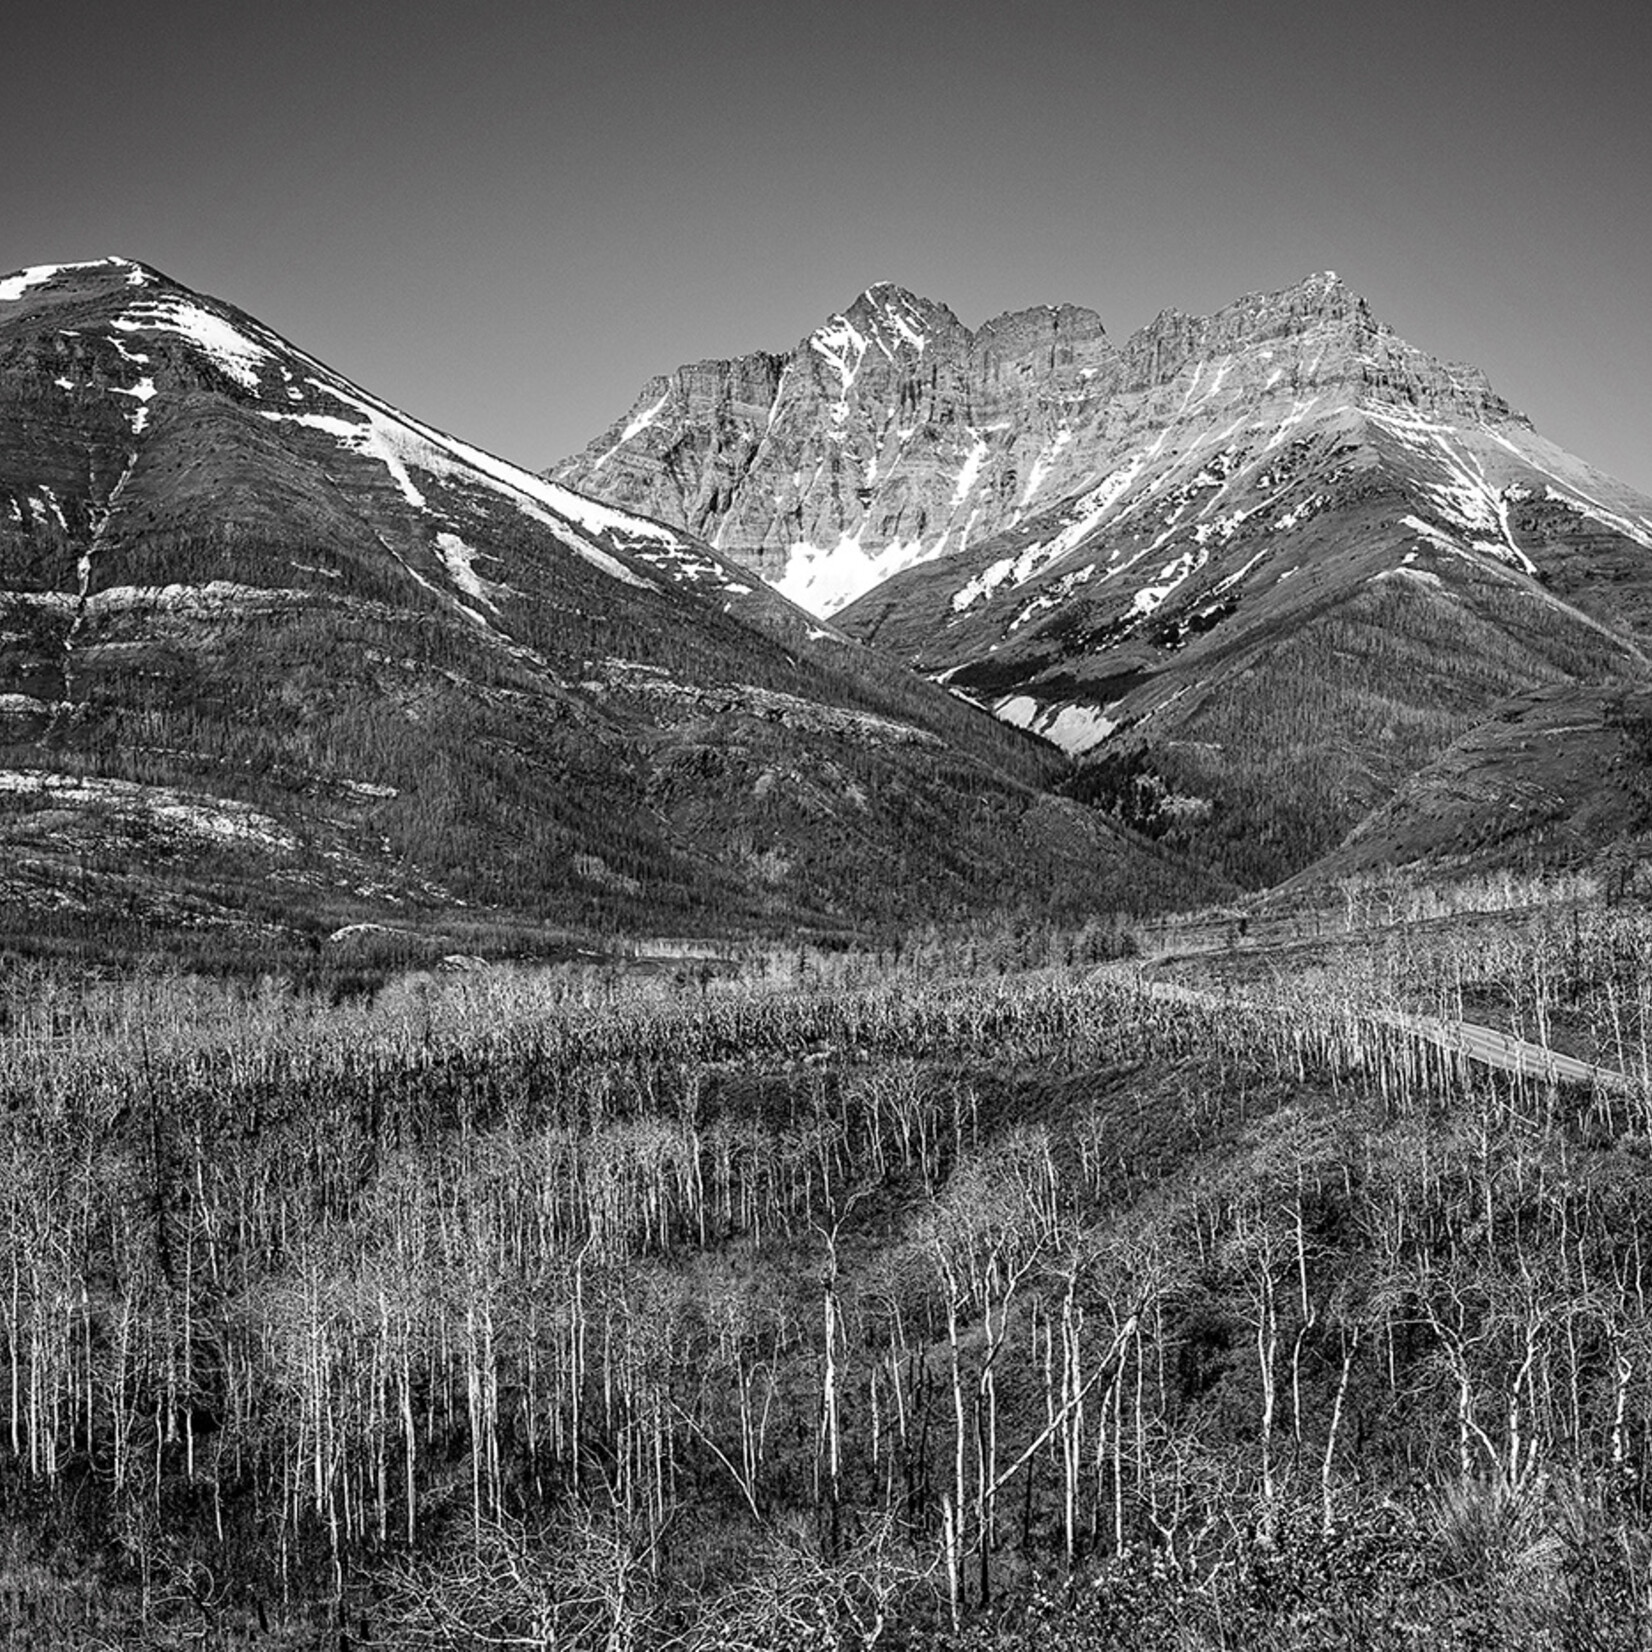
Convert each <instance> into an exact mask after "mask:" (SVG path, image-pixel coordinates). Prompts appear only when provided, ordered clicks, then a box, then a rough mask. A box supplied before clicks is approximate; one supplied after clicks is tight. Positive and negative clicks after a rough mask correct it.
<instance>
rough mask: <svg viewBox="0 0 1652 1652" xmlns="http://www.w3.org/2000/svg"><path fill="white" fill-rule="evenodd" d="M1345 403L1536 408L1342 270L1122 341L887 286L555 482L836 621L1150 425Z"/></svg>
mask: <svg viewBox="0 0 1652 1652" xmlns="http://www.w3.org/2000/svg"><path fill="white" fill-rule="evenodd" d="M1339 396H1340V397H1342V398H1344V399H1350V400H1351V399H1357V398H1359V397H1361V396H1377V397H1380V398H1382V399H1385V400H1388V401H1393V402H1397V403H1400V404H1403V405H1408V406H1422V407H1428V408H1432V409H1434V410H1436V411H1442V410H1447V411H1450V412H1452V413H1453V414H1457V415H1461V416H1464V417H1470V418H1475V419H1481V418H1490V419H1493V420H1497V421H1500V422H1508V421H1511V420H1514V417H1515V416H1514V415H1512V414H1511V412H1510V410H1509V408H1508V407H1507V406H1506V405H1505V404H1504V403H1503V402H1502V401H1501V400H1500V399H1499V398H1498V397H1497V396H1496V395H1495V393H1494V392H1493V391H1492V390H1491V387H1490V386H1489V385H1488V384H1487V383H1486V382H1485V380H1484V378H1483V376H1482V375H1480V374H1479V373H1478V372H1476V371H1475V370H1474V369H1472V368H1467V367H1456V366H1452V365H1449V364H1446V363H1442V362H1438V361H1435V360H1434V359H1433V358H1432V357H1429V356H1427V355H1425V354H1424V353H1423V352H1421V351H1419V350H1413V349H1411V348H1410V347H1409V346H1408V345H1406V344H1405V343H1404V342H1403V341H1402V340H1400V339H1398V338H1397V337H1395V335H1394V334H1393V333H1391V332H1390V331H1389V330H1388V329H1387V328H1385V327H1383V326H1382V325H1381V324H1380V323H1378V322H1377V321H1376V320H1375V318H1374V317H1373V316H1372V315H1371V313H1370V310H1369V308H1368V306H1367V305H1366V303H1365V301H1364V300H1363V299H1361V298H1360V297H1358V295H1356V294H1354V293H1353V292H1351V291H1350V290H1349V289H1348V288H1347V287H1346V286H1345V285H1344V284H1343V283H1342V282H1340V281H1339V280H1337V278H1336V277H1335V276H1334V275H1324V276H1316V277H1312V278H1310V279H1309V280H1307V281H1305V282H1302V283H1301V284H1299V285H1298V286H1296V287H1294V288H1291V289H1288V290H1287V291H1285V292H1281V293H1272V294H1254V295H1251V296H1249V297H1246V298H1242V299H1240V300H1239V301H1238V302H1237V303H1235V304H1232V305H1230V306H1228V308H1226V309H1224V310H1222V311H1219V312H1218V313H1217V314H1215V315H1213V316H1204V317H1196V316H1186V315H1182V314H1179V313H1178V312H1176V311H1166V312H1165V313H1164V314H1162V315H1161V316H1159V317H1158V318H1157V319H1156V320H1155V321H1154V322H1152V323H1151V324H1150V325H1149V326H1147V327H1145V328H1143V329H1141V330H1140V331H1139V332H1137V333H1135V334H1133V335H1132V336H1131V337H1130V338H1129V339H1128V340H1127V341H1126V342H1125V344H1124V346H1123V348H1122V349H1114V347H1113V346H1112V345H1111V343H1110V342H1109V341H1108V339H1107V337H1106V334H1105V332H1104V330H1103V327H1102V324H1101V320H1100V318H1099V317H1098V316H1096V315H1095V314H1094V313H1093V312H1091V311H1089V310H1084V309H1079V308H1076V307H1074V306H1072V305H1060V306H1054V307H1044V308H1039V309H1032V310H1021V311H1016V312H1014V313H1012V314H1008V315H1003V316H999V317H997V318H995V319H994V320H992V321H988V322H987V323H985V324H984V325H983V326H982V327H980V328H979V329H977V330H975V331H974V332H971V331H970V329H968V328H967V327H965V326H963V325H962V324H961V323H960V322H959V321H958V319H957V317H956V316H954V315H953V313H952V312H951V311H950V310H949V309H947V308H946V306H945V305H941V304H936V303H933V302H931V301H930V300H927V299H921V298H917V297H914V296H913V295H912V294H911V293H908V292H905V291H903V290H902V289H900V288H898V287H894V286H889V285H887V284H884V285H878V286H874V287H871V288H869V289H868V290H867V291H866V292H864V293H862V294H861V296H860V297H859V298H858V299H856V301H855V302H854V303H853V304H852V305H850V307H849V308H848V309H847V310H846V311H844V312H843V313H842V314H841V315H836V316H833V317H832V318H831V319H830V320H829V321H828V322H827V323H826V324H825V325H824V326H822V327H820V328H818V329H817V330H816V331H815V332H814V333H812V334H810V335H809V337H808V338H806V339H805V340H803V342H802V343H801V344H799V345H798V347H797V348H796V349H795V350H793V351H791V352H790V353H789V354H787V355H766V354H764V355H752V356H743V357H741V358H740V359H739V360H737V361H731V362H701V363H698V364H696V365H694V366H690V367H682V368H679V369H678V370H677V371H676V372H675V373H672V374H670V375H668V376H665V377H662V378H658V379H653V380H651V381H650V382H649V383H648V384H647V385H646V386H645V387H644V390H643V393H642V395H641V396H640V397H639V398H638V400H637V403H636V405H635V406H634V407H633V408H632V410H631V411H630V412H629V413H628V414H627V415H626V417H625V418H624V419H622V420H620V421H618V422H617V423H616V424H615V425H614V426H613V427H612V428H611V429H610V430H608V431H606V432H605V433H604V434H603V436H601V437H600V438H599V439H598V440H597V441H595V442H593V443H592V444H591V446H590V447H588V448H587V449H586V450H585V451H584V452H583V453H581V454H579V455H577V456H575V457H573V458H571V459H568V460H565V461H563V462H562V463H561V464H559V465H556V466H554V467H552V469H551V471H549V472H547V474H548V475H552V476H554V477H556V478H557V479H558V480H561V481H564V482H567V483H569V484H570V485H572V486H575V487H580V488H584V489H587V490H589V491H591V492H593V493H596V494H597V495H599V496H600V497H603V498H606V499H610V500H612V501H614V502H615V503H617V504H622V505H624V506H626V507H628V508H631V509H635V510H638V511H642V512H645V513H648V514H650V515H654V516H658V517H660V518H662V519H664V520H666V521H670V522H677V523H681V524H682V525H684V526H685V527H687V528H689V529H691V530H692V531H693V532H695V533H698V534H701V535H703V536H705V537H706V538H707V539H709V540H710V541H711V542H712V543H713V544H714V545H716V546H717V547H718V548H719V549H720V550H722V551H724V552H725V553H726V554H728V555H729V556H730V557H731V558H733V559H734V560H735V561H737V562H740V563H743V564H744V565H746V566H748V567H750V568H752V569H754V570H755V571H756V572H758V573H759V574H761V575H762V576H763V577H764V578H765V579H766V580H768V581H769V583H771V584H772V585H774V586H776V587H777V588H778V589H779V590H781V591H783V592H784V593H785V594H786V595H788V596H790V597H791V598H792V599H793V600H794V601H796V602H798V603H799V604H801V605H802V606H804V607H806V608H809V609H811V610H812V611H813V612H816V613H819V614H827V613H831V612H834V611H836V610H837V609H839V608H842V607H844V606H846V605H847V603H849V602H850V601H853V600H854V599H855V598H856V597H857V596H860V595H862V594H863V593H864V592H866V591H868V590H870V589H872V587H873V586H874V585H876V584H878V583H879V582H880V581H882V580H884V579H886V578H888V577H890V576H891V575H892V574H895V573H898V572H901V571H903V570H904V569H907V568H911V567H914V566H916V565H918V564H920V563H924V562H929V561H932V560H934V559H935V558H937V557H940V556H943V555H958V554H959V553H962V552H965V551H967V550H969V549H970V548H971V547H979V546H981V545H983V544H985V543H986V542H988V541H990V540H992V539H994V538H995V537H996V536H998V535H1000V534H1002V533H1005V532H1007V531H1009V530H1012V529H1014V528H1016V527H1018V526H1020V524H1022V523H1023V522H1025V521H1028V520H1030V519H1031V518H1034V517H1036V516H1038V515H1039V514H1041V513H1042V512H1044V511H1047V510H1048V509H1049V508H1051V507H1052V506H1053V505H1055V504H1057V503H1058V502H1059V501H1061V500H1062V499H1063V498H1065V497H1067V496H1069V495H1071V494H1073V493H1075V492H1077V491H1079V490H1081V489H1083V488H1085V487H1087V486H1090V485H1092V484H1093V483H1094V482H1096V481H1097V480H1098V479H1100V478H1101V477H1104V476H1106V475H1108V474H1110V473H1112V472H1115V471H1116V469H1117V466H1118V463H1119V461H1120V459H1121V458H1122V457H1123V456H1124V455H1125V454H1126V453H1127V452H1128V450H1129V449H1130V447H1131V445H1132V443H1133V442H1134V441H1135V440H1136V438H1137V437H1138V436H1142V437H1144V438H1151V437H1152V436H1154V435H1156V434H1157V433H1159V432H1161V431H1165V430H1166V429H1167V428H1168V427H1171V426H1181V427H1187V426H1189V425H1190V424H1197V425H1201V426H1203V427H1218V428H1219V426H1218V425H1217V421H1218V420H1226V421H1228V422H1231V421H1232V419H1233V418H1235V417H1242V416H1251V417H1259V418H1261V419H1263V420H1264V421H1265V420H1266V419H1267V418H1268V417H1270V416H1276V417H1277V420H1278V421H1279V422H1283V421H1284V420H1286V419H1291V418H1295V419H1298V420H1300V418H1301V417H1302V416H1303V414H1304V413H1305V412H1306V411H1307V408H1306V406H1305V404H1306V403H1308V402H1312V403H1315V404H1319V405H1321V406H1323V405H1324V404H1325V403H1327V402H1328V401H1329V400H1331V399H1333V398H1336V397H1339ZM1516 422H1519V421H1516Z"/></svg>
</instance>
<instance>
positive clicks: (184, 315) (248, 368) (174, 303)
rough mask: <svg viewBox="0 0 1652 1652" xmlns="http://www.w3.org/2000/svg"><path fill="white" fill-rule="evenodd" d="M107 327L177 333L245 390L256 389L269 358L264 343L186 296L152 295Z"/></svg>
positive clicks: (124, 330)
mask: <svg viewBox="0 0 1652 1652" xmlns="http://www.w3.org/2000/svg"><path fill="white" fill-rule="evenodd" d="M110 326H112V327H116V328H118V329H119V330H120V331H121V332H123V333H153V332H171V333H177V334H179V335H180V336H181V337H183V338H186V339H188V340H189V341H190V343H191V344H194V345H195V346H197V347H198V348H199V349H201V350H202V351H204V352H205V353H206V355H207V356H208V357H210V358H211V360H212V361H213V362H214V363H215V364H216V365H217V366H218V367H220V368H221V369H222V370H223V371H224V372H225V373H226V374H228V375H229V377H230V378H232V379H234V380H235V382H236V383H237V384H239V385H241V386H242V387H243V388H244V389H247V390H256V389H257V388H258V368H259V366H260V364H261V363H263V362H267V361H269V360H271V359H272V357H271V353H270V352H269V351H268V350H266V349H265V348H264V346H263V345H261V344H255V343H254V342H253V341H252V340H251V339H250V338H248V337H247V336H246V334H245V333H243V332H241V331H240V330H239V329H238V328H236V327H234V326H232V325H231V324H230V322H228V321H226V320H225V319H224V317H223V316H221V315H215V314H213V312H212V311H211V310H204V309H202V308H201V306H200V305H199V304H193V303H191V302H190V301H189V300H188V299H186V298H172V297H167V298H154V299H149V300H148V301H146V302H145V303H142V304H135V305H133V307H132V308H131V309H129V310H128V311H127V312H126V314H125V315H123V316H117V317H116V318H115V320H114V321H112V322H111V323H110Z"/></svg>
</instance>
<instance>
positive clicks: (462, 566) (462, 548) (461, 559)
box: [436, 532, 499, 614]
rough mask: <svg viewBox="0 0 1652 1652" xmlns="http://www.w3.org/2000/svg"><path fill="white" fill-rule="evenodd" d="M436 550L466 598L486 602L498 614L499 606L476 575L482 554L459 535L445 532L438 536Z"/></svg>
mask: <svg viewBox="0 0 1652 1652" xmlns="http://www.w3.org/2000/svg"><path fill="white" fill-rule="evenodd" d="M436 550H437V554H438V555H439V556H440V557H441V559H442V566H443V567H444V568H446V569H447V572H448V577H449V578H450V579H451V580H452V581H453V583H454V584H455V585H457V586H458V587H459V589H460V590H461V591H463V592H464V593H465V595H466V596H468V597H474V598H475V599H476V600H477V601H478V602H485V603H486V604H487V605H488V607H490V608H491V609H492V610H493V611H494V613H496V614H497V613H498V612H499V604H498V603H497V602H495V601H494V600H493V598H492V597H490V596H489V595H488V592H487V587H486V586H485V585H483V583H482V581H481V580H480V579H479V578H478V577H477V574H476V568H475V561H476V558H477V556H478V555H479V554H480V553H479V552H478V551H477V550H476V549H475V548H474V547H473V546H470V545H467V544H466V543H465V542H464V540H462V539H461V538H460V537H459V536H458V534H456V533H445V532H444V533H439V534H437V535H436Z"/></svg>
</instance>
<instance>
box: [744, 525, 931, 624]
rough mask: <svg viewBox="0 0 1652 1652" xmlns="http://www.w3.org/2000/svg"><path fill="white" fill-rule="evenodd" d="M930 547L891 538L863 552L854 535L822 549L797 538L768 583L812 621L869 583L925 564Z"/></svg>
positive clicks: (863, 590) (840, 605)
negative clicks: (780, 570)
mask: <svg viewBox="0 0 1652 1652" xmlns="http://www.w3.org/2000/svg"><path fill="white" fill-rule="evenodd" d="M861 531H864V524H863V525H862V529H861ZM935 549H936V547H934V546H929V545H925V543H924V542H923V541H922V540H921V539H909V540H899V539H897V540H891V541H890V543H889V544H887V545H885V546H883V547H881V548H880V549H878V550H875V551H869V550H867V549H865V548H864V547H863V546H862V545H861V543H860V538H859V534H858V533H843V534H841V535H840V536H839V538H838V542H837V544H836V545H832V546H827V547H825V548H822V547H820V546H817V545H811V544H810V543H809V542H808V541H807V540H798V541H797V542H796V543H795V544H793V545H792V546H791V548H790V549H789V550H788V552H787V554H786V567H785V571H784V572H783V573H782V574H781V576H780V578H779V579H777V580H773V581H771V583H772V584H773V586H774V588H775V589H776V590H777V591H778V592H779V593H780V594H781V596H783V597H786V598H788V599H789V600H791V601H792V602H795V603H796V604H797V606H798V607H799V608H802V609H805V610H806V611H807V612H809V613H811V614H813V615H814V616H815V617H816V618H817V619H825V618H826V617H827V616H828V615H830V614H835V613H836V612H837V611H838V610H839V609H840V608H846V607H847V606H848V605H849V604H850V603H851V602H853V601H854V600H855V598H856V597H858V596H862V595H864V594H865V593H866V592H867V591H870V590H871V589H872V587H873V586H874V585H881V584H882V583H883V581H884V580H886V579H888V578H890V577H891V576H892V575H894V574H898V573H900V572H901V571H902V569H905V568H910V567H913V566H914V565H916V564H917V563H919V562H923V561H926V560H927V559H928V558H929V557H930V556H932V555H933V554H934V552H935Z"/></svg>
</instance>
